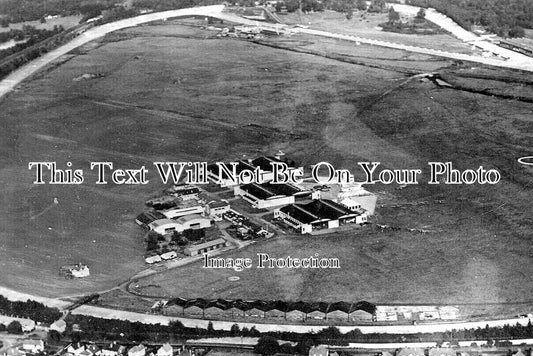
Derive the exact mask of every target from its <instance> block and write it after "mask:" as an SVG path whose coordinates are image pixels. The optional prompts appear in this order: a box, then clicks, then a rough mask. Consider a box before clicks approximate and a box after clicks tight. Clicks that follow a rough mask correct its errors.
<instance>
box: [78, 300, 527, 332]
mask: <svg viewBox="0 0 533 356" xmlns="http://www.w3.org/2000/svg"><path fill="white" fill-rule="evenodd" d="M72 314H79V315H90V316H94V317H98V318H103V319H121V320H129V321H134V322H135V321H138V322H142V323H147V324H161V325H168V324H169V323H170V322H172V321H180V322H181V323H182V324H183V325H184V326H186V327H191V328H195V327H199V328H204V329H205V328H207V326H208V324H209V322H211V323H213V327H214V328H215V329H221V330H230V329H231V326H232V325H234V324H237V325H239V327H241V328H243V327H247V328H251V327H255V328H256V329H257V330H258V331H261V332H267V331H290V332H296V333H310V332H317V331H320V330H321V329H325V328H328V327H330V326H331V325H291V324H264V323H253V322H241V321H217V320H207V319H205V320H204V319H190V318H182V317H171V316H164V315H154V314H143V313H135V312H129V311H123V310H114V309H107V308H100V307H95V306H91V305H82V306H81V307H79V308H77V309H75V310H73V311H72ZM528 322H529V319H526V318H520V319H505V320H489V321H476V322H457V323H439V324H418V325H361V326H356V325H354V326H336V327H337V328H338V329H339V330H340V331H341V332H342V333H346V332H348V331H351V330H354V329H359V330H360V331H361V332H362V333H363V334H369V333H388V334H415V333H432V332H444V331H450V330H452V329H455V330H458V329H471V328H484V327H485V326H487V325H488V326H489V327H497V326H500V327H501V326H504V325H506V324H507V325H516V324H517V323H518V324H520V325H524V326H526V325H527V324H528Z"/></svg>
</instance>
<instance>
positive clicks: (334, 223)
mask: <svg viewBox="0 0 533 356" xmlns="http://www.w3.org/2000/svg"><path fill="white" fill-rule="evenodd" d="M360 215H361V212H355V211H351V210H350V209H348V208H346V207H344V206H342V205H340V204H338V203H335V202H334V201H332V200H328V199H319V200H313V201H311V202H310V203H307V204H291V205H287V206H284V207H281V208H279V209H276V210H274V217H275V218H280V219H282V220H283V221H285V223H287V224H288V225H290V226H292V227H294V228H295V229H297V230H299V231H300V232H301V233H302V234H306V233H311V232H313V231H315V230H319V229H333V228H336V227H339V226H340V225H343V224H349V223H355V222H356V221H357V217H358V216H360Z"/></svg>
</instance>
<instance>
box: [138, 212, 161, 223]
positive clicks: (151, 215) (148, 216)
mask: <svg viewBox="0 0 533 356" xmlns="http://www.w3.org/2000/svg"><path fill="white" fill-rule="evenodd" d="M165 218H166V217H165V215H163V214H161V213H160V212H159V211H145V212H144V213H141V214H139V215H138V216H137V221H139V222H140V223H142V224H146V225H148V224H150V223H151V222H154V221H156V220H160V219H165Z"/></svg>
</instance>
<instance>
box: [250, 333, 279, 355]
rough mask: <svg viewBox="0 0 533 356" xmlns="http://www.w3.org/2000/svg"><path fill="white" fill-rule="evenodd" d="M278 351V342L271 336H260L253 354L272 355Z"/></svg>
mask: <svg viewBox="0 0 533 356" xmlns="http://www.w3.org/2000/svg"><path fill="white" fill-rule="evenodd" d="M278 351H279V344H278V340H277V339H276V338H274V337H272V336H262V337H260V338H259V340H257V345H255V347H254V352H255V353H258V354H261V355H274V354H275V353H277V352H278Z"/></svg>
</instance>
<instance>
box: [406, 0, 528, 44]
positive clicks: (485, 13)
mask: <svg viewBox="0 0 533 356" xmlns="http://www.w3.org/2000/svg"><path fill="white" fill-rule="evenodd" d="M407 3H408V4H410V5H416V6H422V7H426V8H427V7H432V8H435V9H436V10H438V11H440V12H442V13H443V14H445V15H447V16H449V17H450V18H452V19H453V20H454V21H455V22H457V23H458V24H459V25H460V26H462V27H463V28H465V29H468V30H470V29H471V28H472V26H474V25H480V26H483V27H485V28H486V29H487V30H489V31H490V32H493V33H496V34H497V35H499V36H503V37H507V36H509V37H523V36H524V28H533V1H531V0H407Z"/></svg>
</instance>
